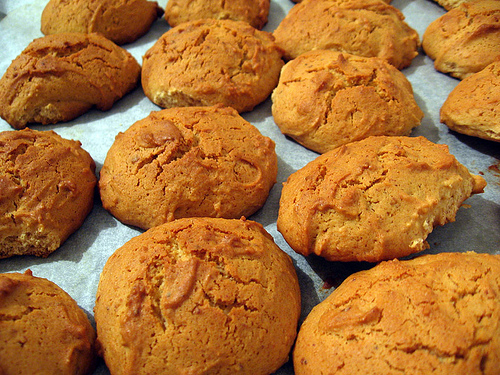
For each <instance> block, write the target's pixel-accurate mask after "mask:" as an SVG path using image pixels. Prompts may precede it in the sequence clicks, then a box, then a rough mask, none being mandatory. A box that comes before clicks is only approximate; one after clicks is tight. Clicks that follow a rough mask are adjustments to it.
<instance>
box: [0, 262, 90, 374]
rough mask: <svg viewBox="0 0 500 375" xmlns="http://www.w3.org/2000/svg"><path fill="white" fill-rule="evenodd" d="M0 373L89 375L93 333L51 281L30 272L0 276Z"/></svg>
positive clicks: (62, 291) (81, 311) (73, 302)
mask: <svg viewBox="0 0 500 375" xmlns="http://www.w3.org/2000/svg"><path fill="white" fill-rule="evenodd" d="M0 332H1V334H0V373H1V374H6V375H7V374H18V375H32V374H74V375H86V374H89V373H90V372H91V371H92V369H93V367H94V362H95V357H96V355H95V336H96V334H95V331H94V328H93V327H92V325H91V324H90V322H89V319H88V317H87V315H86V314H85V312H84V311H83V310H82V309H80V307H78V305H77V304H76V302H75V300H73V299H72V298H71V297H70V296H69V295H68V294H67V293H66V292H65V291H64V290H62V289H61V288H60V287H59V286H57V285H56V284H54V283H53V282H52V281H49V280H47V279H44V278H41V277H35V276H33V275H32V273H31V271H29V270H28V271H26V272H25V273H24V274H21V273H3V274H0Z"/></svg>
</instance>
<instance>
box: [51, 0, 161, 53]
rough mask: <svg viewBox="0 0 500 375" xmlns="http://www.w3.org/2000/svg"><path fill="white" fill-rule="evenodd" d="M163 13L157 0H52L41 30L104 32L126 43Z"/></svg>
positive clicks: (137, 37) (118, 42) (143, 31)
mask: <svg viewBox="0 0 500 375" xmlns="http://www.w3.org/2000/svg"><path fill="white" fill-rule="evenodd" d="M162 15H163V9H162V8H161V7H160V6H159V5H158V3H157V2H156V1H147V0H72V1H67V0H49V2H48V3H47V5H46V6H45V8H44V9H43V12H42V20H41V31H42V33H44V34H45V35H50V34H58V33H100V34H102V35H104V36H105V37H106V38H108V39H109V40H112V41H113V42H115V43H116V44H125V43H131V42H133V41H135V40H137V39H139V38H140V37H141V36H143V35H144V34H146V33H147V32H148V31H149V29H150V28H151V25H152V24H153V22H154V21H156V20H157V19H158V18H159V17H161V16H162Z"/></svg>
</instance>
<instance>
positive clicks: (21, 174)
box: [0, 129, 97, 258]
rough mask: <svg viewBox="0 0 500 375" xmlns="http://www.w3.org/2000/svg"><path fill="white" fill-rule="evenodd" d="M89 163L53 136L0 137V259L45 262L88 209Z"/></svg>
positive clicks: (74, 146)
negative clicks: (37, 258) (31, 257)
mask: <svg viewBox="0 0 500 375" xmlns="http://www.w3.org/2000/svg"><path fill="white" fill-rule="evenodd" d="M94 171H95V163H94V161H93V160H92V158H91V156H90V155H89V154H88V153H87V152H86V151H85V150H83V149H82V148H81V144H80V142H78V141H73V140H68V139H64V138H62V137H60V136H59V135H57V134H56V133H54V132H53V131H49V130H47V131H36V130H31V129H24V130H19V131H14V130H13V131H4V132H1V133H0V212H1V215H0V258H6V257H10V256H13V255H26V254H29V255H36V256H41V257H46V256H48V255H49V254H50V253H52V252H53V251H54V250H56V249H57V248H58V247H59V246H60V245H61V244H62V243H63V242H64V241H65V240H66V239H67V238H68V237H69V235H70V234H72V233H73V232H74V231H76V230H77V229H78V228H79V227H80V226H81V225H82V223H83V221H84V220H85V218H86V216H87V215H88V213H89V212H90V210H91V209H92V207H93V197H94V187H95V185H96V180H97V179H96V176H95V174H94Z"/></svg>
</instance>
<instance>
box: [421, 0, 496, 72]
mask: <svg viewBox="0 0 500 375" xmlns="http://www.w3.org/2000/svg"><path fill="white" fill-rule="evenodd" d="M422 47H423V49H424V51H425V53H426V54H427V55H428V56H429V57H430V58H431V59H432V60H434V67H435V68H436V70H438V71H440V72H442V73H446V74H449V75H451V76H452V77H455V78H458V79H464V78H466V77H468V76H470V75H471V74H473V73H476V72H479V71H480V70H482V69H484V68H485V67H486V66H487V65H488V64H490V63H492V62H493V61H494V60H496V59H497V58H498V57H499V56H500V2H499V1H496V0H478V1H470V2H465V3H462V4H460V5H459V6H458V7H457V8H454V9H452V10H450V11H449V12H447V13H446V14H444V15H443V16H441V17H439V18H438V19H436V20H435V21H433V22H432V23H430V24H429V26H428V27H427V29H426V30H425V33H424V35H423V38H422Z"/></svg>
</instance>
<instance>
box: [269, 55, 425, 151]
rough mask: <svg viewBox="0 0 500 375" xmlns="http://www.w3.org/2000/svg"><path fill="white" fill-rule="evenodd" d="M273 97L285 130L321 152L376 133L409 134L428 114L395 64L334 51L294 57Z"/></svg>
mask: <svg viewBox="0 0 500 375" xmlns="http://www.w3.org/2000/svg"><path fill="white" fill-rule="evenodd" d="M272 101H273V105H272V114H273V118H274V122H275V123H276V124H277V125H278V127H279V128H280V130H281V132H282V133H283V134H286V135H288V136H290V137H292V138H293V139H295V140H296V141H297V142H299V143H300V144H302V145H303V146H305V147H307V148H309V149H311V150H313V151H316V152H319V153H323V152H327V151H330V150H333V149H334V148H336V147H338V146H340V145H342V144H345V143H349V142H352V141H357V140H360V139H363V138H366V137H368V136H370V135H409V134H410V132H411V130H412V129H413V128H414V127H416V126H418V125H420V121H421V120H422V117H423V116H424V114H423V112H422V111H421V110H420V108H419V106H418V105H417V103H416V102H415V99H414V97H413V89H412V86H411V83H410V82H409V81H408V80H407V79H406V77H405V75H404V74H403V73H402V72H400V71H399V70H398V69H396V68H395V67H394V66H392V65H390V64H389V63H388V62H386V61H385V60H382V59H380V58H377V57H361V56H354V55H350V54H346V53H342V52H337V51H331V50H315V51H310V52H306V53H304V54H302V55H300V56H299V57H297V58H296V59H294V60H292V61H289V62H288V63H287V64H286V65H285V66H284V67H283V69H282V71H281V75H280V79H279V82H278V86H277V87H276V89H275V90H274V91H273V94H272Z"/></svg>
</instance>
